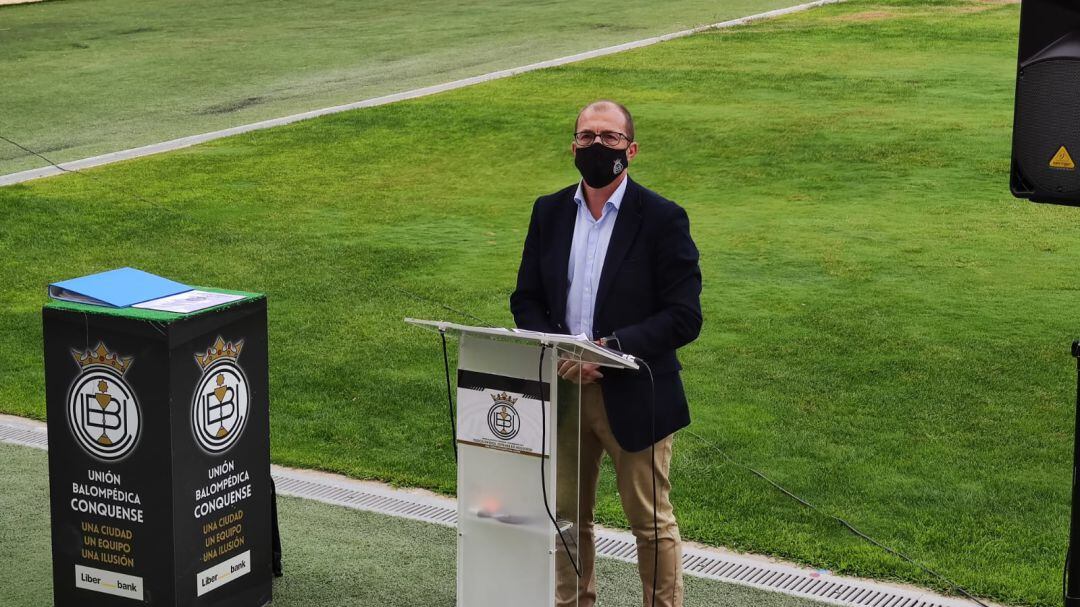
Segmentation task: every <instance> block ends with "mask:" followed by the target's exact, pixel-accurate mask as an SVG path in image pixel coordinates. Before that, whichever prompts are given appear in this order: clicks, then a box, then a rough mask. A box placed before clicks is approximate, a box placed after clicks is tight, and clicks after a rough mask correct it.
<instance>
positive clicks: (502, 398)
mask: <svg viewBox="0 0 1080 607" xmlns="http://www.w3.org/2000/svg"><path fill="white" fill-rule="evenodd" d="M491 400H493V401H495V404H494V405H492V406H491V408H490V409H488V414H487V422H488V429H489V430H491V433H492V434H494V435H495V436H496V437H497V438H500V439H502V440H510V439H512V438H514V437H515V436H517V434H518V432H519V431H521V416H520V415H518V412H517V409H515V408H514V403H516V402H517V401H518V399H516V398H514V397H512V396H510V395H509V394H507V393H506V392H503V393H502V394H492V395H491Z"/></svg>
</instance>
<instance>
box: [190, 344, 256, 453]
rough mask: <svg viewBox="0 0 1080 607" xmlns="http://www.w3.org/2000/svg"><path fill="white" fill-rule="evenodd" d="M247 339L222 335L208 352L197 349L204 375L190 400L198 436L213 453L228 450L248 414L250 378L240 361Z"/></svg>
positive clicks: (194, 431)
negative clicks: (224, 337)
mask: <svg viewBox="0 0 1080 607" xmlns="http://www.w3.org/2000/svg"><path fill="white" fill-rule="evenodd" d="M243 348H244V340H242V339H241V340H239V341H237V342H235V343H233V342H231V341H230V342H226V341H225V340H224V339H222V338H221V336H220V335H219V336H218V338H217V339H216V340H215V341H214V343H213V345H211V346H210V347H209V348H207V349H206V353H205V354H203V353H196V354H195V362H196V363H197V364H198V365H199V368H200V369H202V377H201V378H200V379H199V384H198V385H197V386H196V387H195V393H194V395H192V402H191V429H192V432H193V433H194V435H195V440H196V441H198V443H199V445H200V446H202V448H203V449H205V450H206V451H208V452H210V453H214V454H217V453H224V452H225V451H228V450H229V449H230V448H231V447H232V446H233V445H234V444H235V443H236V441H237V440H238V439H239V438H240V435H241V434H243V432H244V427H245V426H246V425H247V418H248V404H249V402H248V400H249V394H248V382H247V376H245V375H244V371H243V369H241V368H240V365H239V364H237V360H238V359H239V358H240V351H241V350H242V349H243Z"/></svg>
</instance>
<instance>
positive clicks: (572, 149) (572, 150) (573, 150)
mask: <svg viewBox="0 0 1080 607" xmlns="http://www.w3.org/2000/svg"><path fill="white" fill-rule="evenodd" d="M570 155H571V156H577V144H576V143H571V144H570Z"/></svg>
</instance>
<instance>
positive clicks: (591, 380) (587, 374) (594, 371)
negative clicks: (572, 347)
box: [559, 358, 604, 384]
mask: <svg viewBox="0 0 1080 607" xmlns="http://www.w3.org/2000/svg"><path fill="white" fill-rule="evenodd" d="M559 377H561V378H563V379H565V380H567V381H572V382H574V383H575V384H595V383H596V382H598V381H600V379H602V378H603V377H604V374H603V373H601V372H600V365H596V364H593V363H578V362H575V361H573V360H569V359H565V358H564V359H562V360H560V361H559Z"/></svg>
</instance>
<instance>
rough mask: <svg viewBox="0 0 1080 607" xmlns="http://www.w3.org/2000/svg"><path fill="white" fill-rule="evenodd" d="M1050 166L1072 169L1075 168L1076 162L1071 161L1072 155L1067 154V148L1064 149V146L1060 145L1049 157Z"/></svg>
mask: <svg viewBox="0 0 1080 607" xmlns="http://www.w3.org/2000/svg"><path fill="white" fill-rule="evenodd" d="M1050 167H1051V168H1055V169H1069V170H1073V169H1075V168H1076V163H1075V162H1073V159H1072V156H1070V155H1069V150H1066V149H1065V146H1061V149H1060V150H1058V151H1057V154H1054V157H1053V158H1051V159H1050Z"/></svg>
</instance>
